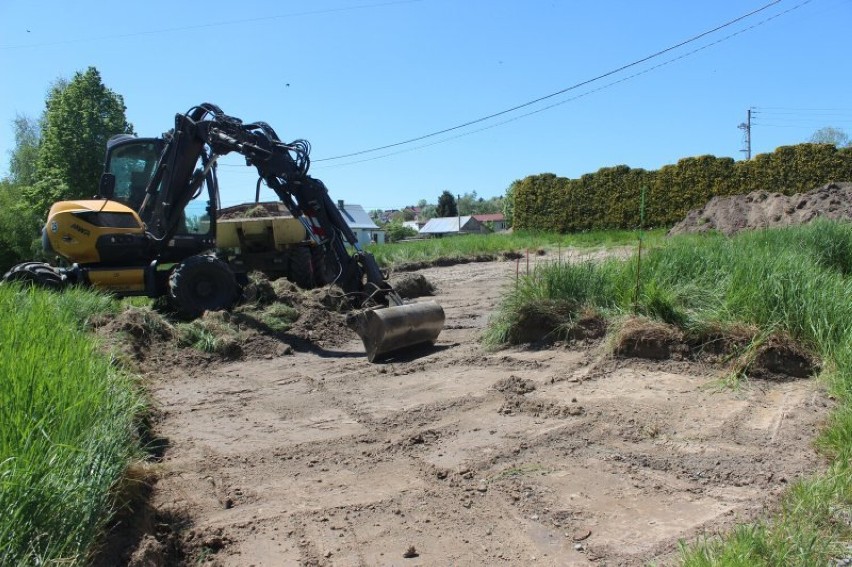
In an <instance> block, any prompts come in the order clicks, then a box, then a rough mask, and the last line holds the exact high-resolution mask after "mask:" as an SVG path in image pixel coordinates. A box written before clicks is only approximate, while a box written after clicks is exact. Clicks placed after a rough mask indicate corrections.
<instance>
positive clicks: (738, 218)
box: [669, 183, 852, 235]
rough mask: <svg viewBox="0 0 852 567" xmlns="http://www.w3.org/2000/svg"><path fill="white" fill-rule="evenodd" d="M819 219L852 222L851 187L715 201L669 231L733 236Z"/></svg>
mask: <svg viewBox="0 0 852 567" xmlns="http://www.w3.org/2000/svg"><path fill="white" fill-rule="evenodd" d="M816 218H825V219H831V220H852V183H829V184H828V185H825V186H823V187H819V188H817V189H814V190H813V191H809V192H807V193H801V194H796V195H792V196H787V195H782V194H780V193H770V192H768V191H754V192H752V193H749V194H747V195H734V196H732V197H713V198H712V199H711V200H710V201H709V202H708V203H707V204H706V205H704V207H702V208H700V209H695V210H693V211H690V212H689V214H687V215H686V218H685V219H683V220H682V221H681V222H679V223H678V224H676V225H675V226H674V228H672V229H671V230H670V231H669V234H670V235H674V234H683V233H688V232H707V231H711V230H716V231H719V232H721V233H723V234H726V235H731V234H734V233H736V232H739V231H741V230H748V229H757V228H773V227H783V226H790V225H797V224H805V223H808V222H810V221H812V220H814V219H816Z"/></svg>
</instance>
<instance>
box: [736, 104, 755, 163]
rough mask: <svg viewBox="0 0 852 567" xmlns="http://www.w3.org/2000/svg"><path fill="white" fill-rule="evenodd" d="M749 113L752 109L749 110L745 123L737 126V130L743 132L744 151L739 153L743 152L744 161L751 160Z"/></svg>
mask: <svg viewBox="0 0 852 567" xmlns="http://www.w3.org/2000/svg"><path fill="white" fill-rule="evenodd" d="M751 111H752V109H751V108H749V109H748V115H747V117H746V121H745V122H743V123H742V124H740V125H739V126H737V128H739V129H740V130H743V132H744V135H745V149H744V150H740V151H741V152H745V155H746V160H750V159H751Z"/></svg>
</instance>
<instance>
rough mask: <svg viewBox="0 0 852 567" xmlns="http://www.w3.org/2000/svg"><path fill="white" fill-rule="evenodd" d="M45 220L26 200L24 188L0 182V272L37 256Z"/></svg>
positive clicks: (6, 180) (9, 182) (8, 181)
mask: <svg viewBox="0 0 852 567" xmlns="http://www.w3.org/2000/svg"><path fill="white" fill-rule="evenodd" d="M42 222H43V219H42V218H41V217H40V216H39V215H37V214H36V213H35V211H33V210H32V208H31V207H29V205H28V204H27V203H26V201H25V200H24V199H23V187H22V186H18V185H14V184H13V183H12V182H11V181H10V180H8V179H4V180H3V181H0V273H4V272H5V271H6V270H8V269H9V268H11V267H12V266H13V265H15V264H18V263H20V262H23V261H25V260H32V259H33V258H35V257H36V256H37V255H38V250H39V248H40V246H39V244H40V241H39V238H38V234H39V226H40V225H41V223H42Z"/></svg>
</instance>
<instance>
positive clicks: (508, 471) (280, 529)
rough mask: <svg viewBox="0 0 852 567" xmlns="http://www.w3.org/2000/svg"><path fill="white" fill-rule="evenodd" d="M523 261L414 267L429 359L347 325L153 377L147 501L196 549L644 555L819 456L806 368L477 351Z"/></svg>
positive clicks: (659, 553) (583, 558)
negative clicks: (742, 370) (442, 321)
mask: <svg viewBox="0 0 852 567" xmlns="http://www.w3.org/2000/svg"><path fill="white" fill-rule="evenodd" d="M548 260H549V257H544V258H537V259H536V260H535V261H548ZM515 269H516V265H515V264H514V263H509V262H487V263H477V264H463V265H458V266H451V267H443V268H430V269H427V270H423V271H422V273H423V274H424V275H425V276H426V277H427V279H429V280H430V281H431V282H432V283H434V284H435V285H436V286H437V288H438V292H437V296H436V300H437V301H438V302H439V303H441V304H442V305H443V307H444V309H445V311H446V313H447V326H446V328H445V330H444V332H443V333H442V335H441V337H440V339H439V341H438V344H437V348H436V349H435V350H434V351H433V352H430V353H428V354H426V355H425V356H423V357H421V358H417V359H414V360H408V361H400V362H391V363H387V364H369V363H367V362H366V360H365V359H364V358H363V356H362V355H361V352H362V347H361V345H360V343H359V342H358V341H357V340H355V339H353V340H352V341H350V342H348V343H346V344H344V345H342V346H340V347H336V351H339V353H340V356H320V355H317V354H313V353H301V352H300V353H296V354H294V355H292V356H281V357H276V358H272V359H268V360H267V359H264V360H252V361H242V362H236V363H232V364H228V365H224V366H220V367H213V368H211V369H210V370H209V372H208V373H207V375H206V376H204V377H200V376H198V375H197V374H196V373H186V374H181V373H179V372H170V373H169V375H168V376H167V377H164V378H161V379H160V380H157V379H156V378H154V387H153V396H154V398H155V399H156V401H157V404H158V405H159V407H160V408H161V409H162V411H163V418H162V420H161V422H160V423H159V424H158V432H159V433H160V434H161V435H163V436H164V437H166V438H168V439H169V441H170V448H169V450H168V451H167V453H166V457H165V459H164V461H163V463H162V476H161V479H160V480H159V482H158V483H157V485H156V487H155V493H154V505H155V506H156V507H157V508H158V509H159V510H161V512H162V513H163V514H164V515H170V516H173V517H186V518H188V519H189V520H188V524H187V525H185V526H180V528H181V530H180V534H179V537H180V539H181V544H182V546H183V549H184V553H185V562H186V563H187V564H190V563H194V562H196V561H198V560H205V561H208V562H209V563H208V564H214V565H257V566H260V565H288V564H293V565H390V564H395V565H401V564H405V565H434V564H467V565H482V564H498V563H503V564H510V565H528V564H531V563H533V562H534V563H536V564H541V565H590V564H592V563H594V564H595V565H605V564H606V565H642V564H645V563H646V562H648V561H650V560H658V561H659V560H663V561H665V560H667V559H668V558H671V554H672V553H673V551H674V549H675V546H676V543H677V541H678V539H679V538H683V537H690V536H692V535H695V534H697V533H703V532H712V531H714V530H717V529H723V528H725V527H726V526H729V525H731V523H732V522H733V521H735V520H736V519H743V518H748V517H751V516H752V515H754V514H755V513H758V512H759V511H760V510H761V509H762V508H763V507H764V506H768V505H771V504H772V502H774V500H775V498H776V497H777V495H778V494H779V493H780V491H781V490H783V488H784V487H785V486H786V485H787V484H788V483H789V482H790V481H792V480H793V479H795V478H796V477H797V476H798V475H801V474H804V473H806V472H807V471H809V470H811V469H813V467H814V466H816V464H817V463H818V461H819V459H818V458H817V456H816V455H815V454H814V452H813V450H812V449H811V446H810V440H811V439H812V437H813V434H814V432H815V431H816V428H817V425H818V423H819V420H820V419H821V417H822V416H823V415H824V413H825V408H826V402H825V400H824V399H823V398H822V396H821V395H820V394H819V393H818V392H817V391H816V390H815V386H814V384H813V383H812V382H811V381H797V382H781V383H772V382H761V383H760V384H759V385H758V384H755V385H753V386H752V387H749V388H746V389H744V390H742V391H739V392H732V391H730V390H721V389H718V388H714V387H713V386H714V384H715V380H716V378H715V372H716V371H717V370H716V369H713V368H707V367H703V366H700V365H696V364H689V363H684V362H654V363H650V362H648V361H641V360H614V359H612V358H611V357H608V356H606V355H605V354H602V352H603V351H602V350H601V349H602V348H603V347H601V346H600V345H597V346H592V347H580V346H577V347H574V348H571V347H568V346H565V345H556V346H555V347H554V348H552V349H549V350H540V351H534V350H523V349H512V350H506V351H499V352H487V351H485V350H484V349H483V348H482V347H481V345H480V344H479V343H478V341H477V339H478V335H479V333H480V332H481V330H482V329H483V328H484V326H485V324H486V323H487V319H488V316H489V315H490V314H491V312H492V310H493V309H494V307H495V305H496V304H497V302H498V300H499V298H500V295H501V293H502V290H503V288H504V287H505V286H507V285H512V278H513V276H514V273H515ZM521 270H523V267H521ZM190 374H192V375H190ZM518 385H520V386H519V387H520V390H518V388H515V386H518ZM780 415H783V419H779V417H778V416H780ZM404 555H405V556H407V557H404Z"/></svg>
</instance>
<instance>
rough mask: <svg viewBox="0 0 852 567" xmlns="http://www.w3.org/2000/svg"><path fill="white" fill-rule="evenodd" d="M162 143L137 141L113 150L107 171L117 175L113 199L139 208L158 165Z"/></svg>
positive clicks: (133, 207)
mask: <svg viewBox="0 0 852 567" xmlns="http://www.w3.org/2000/svg"><path fill="white" fill-rule="evenodd" d="M160 150H161V147H160V144H157V143H155V142H136V143H129V144H122V145H121V146H118V147H116V148H114V149H113V150H112V153H111V155H110V158H109V164H108V166H107V171H108V172H109V173H112V174H113V175H115V193H114V194H113V199H114V200H116V201H118V202H120V203H124V204H125V205H128V206H129V207H131V208H132V209H134V210H137V211H138V210H139V206H140V205H141V204H142V200H143V199H144V198H145V188H146V187H147V186H148V182H149V181H151V177H153V175H154V171H155V170H156V167H157V160H158V159H159V157H160Z"/></svg>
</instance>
